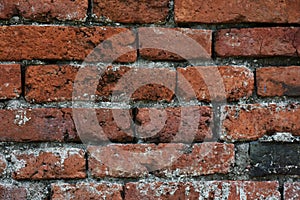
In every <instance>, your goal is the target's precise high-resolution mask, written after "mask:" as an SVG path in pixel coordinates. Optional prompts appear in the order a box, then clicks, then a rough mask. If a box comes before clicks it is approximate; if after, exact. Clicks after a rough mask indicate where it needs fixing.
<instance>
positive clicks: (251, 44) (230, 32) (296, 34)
mask: <svg viewBox="0 0 300 200" xmlns="http://www.w3.org/2000/svg"><path fill="white" fill-rule="evenodd" d="M299 38H300V28H283V27H273V28H244V29H223V30H219V31H218V32H217V36H216V43H215V50H216V53H217V55H218V56H221V57H228V56H245V57H250V56H253V57H264V56H299V52H300V40H299Z"/></svg>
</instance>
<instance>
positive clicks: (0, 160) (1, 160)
mask: <svg viewBox="0 0 300 200" xmlns="http://www.w3.org/2000/svg"><path fill="white" fill-rule="evenodd" d="M6 167H7V161H6V159H5V156H4V155H3V154H0V176H3V174H4V172H5V171H6Z"/></svg>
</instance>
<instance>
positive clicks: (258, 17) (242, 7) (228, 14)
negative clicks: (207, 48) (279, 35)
mask: <svg viewBox="0 0 300 200" xmlns="http://www.w3.org/2000/svg"><path fill="white" fill-rule="evenodd" d="M299 10H300V4H299V2H298V1H297V0H287V1H280V0H274V1H247V0H241V1H235V0H228V1H223V0H199V1H188V0H176V1H175V21H176V22H178V23H191V22H196V23H197V22H198V23H238V22H261V23H262V22H268V23H300V14H299Z"/></svg>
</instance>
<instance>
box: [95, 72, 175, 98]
mask: <svg viewBox="0 0 300 200" xmlns="http://www.w3.org/2000/svg"><path fill="white" fill-rule="evenodd" d="M175 84H176V71H175V70H172V69H162V68H161V69H159V68H143V67H139V68H128V67H120V68H113V67H109V68H107V70H106V71H105V72H104V73H103V75H102V76H101V80H100V81H99V86H98V88H97V94H98V96H99V97H100V100H104V101H107V100H110V101H113V102H126V103H129V101H131V100H133V101H167V102H170V101H171V100H172V99H173V97H174V93H175V87H176V85H175Z"/></svg>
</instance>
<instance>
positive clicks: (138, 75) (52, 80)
mask: <svg viewBox="0 0 300 200" xmlns="http://www.w3.org/2000/svg"><path fill="white" fill-rule="evenodd" d="M158 77H159V78H158ZM25 82H26V83H25V99H26V100H27V101H29V102H35V103H42V102H55V101H71V100H97V101H100V100H101V101H115V102H120V101H127V100H128V103H129V101H131V100H133V101H168V102H169V101H171V100H172V98H173V96H174V93H175V82H176V71H175V70H171V69H158V68H156V69H144V68H130V67H125V66H121V67H112V66H109V67H105V68H103V69H101V70H98V69H97V68H96V67H90V68H88V67H85V68H79V67H76V66H67V65H65V66H57V65H46V66H42V65H39V66H29V67H28V68H27V70H26V79H25ZM74 83H76V84H74ZM72 95H74V96H73V97H72Z"/></svg>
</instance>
